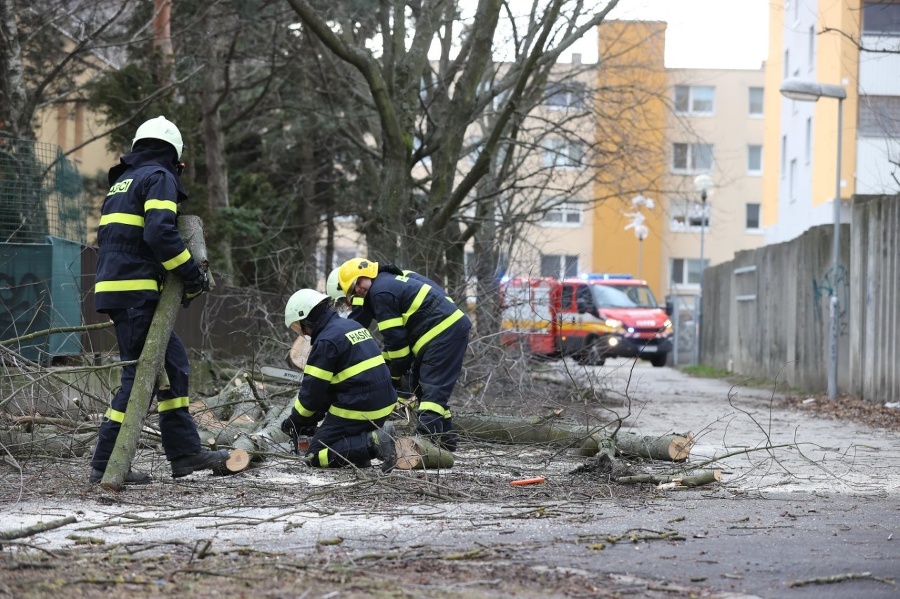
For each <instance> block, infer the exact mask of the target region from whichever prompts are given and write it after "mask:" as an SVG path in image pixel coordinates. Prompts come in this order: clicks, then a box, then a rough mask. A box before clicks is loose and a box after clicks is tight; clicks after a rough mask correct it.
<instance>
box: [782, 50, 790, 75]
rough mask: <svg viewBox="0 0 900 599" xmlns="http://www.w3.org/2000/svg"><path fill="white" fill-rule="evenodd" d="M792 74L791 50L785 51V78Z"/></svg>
mask: <svg viewBox="0 0 900 599" xmlns="http://www.w3.org/2000/svg"><path fill="white" fill-rule="evenodd" d="M790 76H791V52H790V51H789V50H785V51H784V79H787V78H788V77H790Z"/></svg>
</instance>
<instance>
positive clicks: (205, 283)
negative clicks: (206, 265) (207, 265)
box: [181, 270, 209, 308]
mask: <svg viewBox="0 0 900 599" xmlns="http://www.w3.org/2000/svg"><path fill="white" fill-rule="evenodd" d="M203 293H209V275H207V274H206V271H203V270H201V271H200V276H199V277H197V278H196V279H191V280H190V281H185V282H184V291H182V292H181V307H182V308H187V307H188V306H190V305H191V302H192V301H193V300H194V298H196V297H197V296H199V295H201V294H203Z"/></svg>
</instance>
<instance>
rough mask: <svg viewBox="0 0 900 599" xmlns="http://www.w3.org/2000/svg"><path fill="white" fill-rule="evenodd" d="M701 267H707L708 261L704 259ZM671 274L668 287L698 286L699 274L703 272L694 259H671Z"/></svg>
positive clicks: (698, 261)
mask: <svg viewBox="0 0 900 599" xmlns="http://www.w3.org/2000/svg"><path fill="white" fill-rule="evenodd" d="M703 265H704V266H708V265H709V260H707V259H704V260H703ZM669 270H670V273H671V280H670V282H669V284H670V286H672V287H674V286H676V285H680V286H682V287H683V286H685V285H695V286H699V285H700V273H701V272H703V268H702V267H701V264H700V260H699V259H696V258H672V260H671V262H670V263H669Z"/></svg>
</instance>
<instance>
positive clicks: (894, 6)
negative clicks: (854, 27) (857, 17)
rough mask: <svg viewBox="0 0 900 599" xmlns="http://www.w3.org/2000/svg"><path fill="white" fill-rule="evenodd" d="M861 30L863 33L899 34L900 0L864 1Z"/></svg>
mask: <svg viewBox="0 0 900 599" xmlns="http://www.w3.org/2000/svg"><path fill="white" fill-rule="evenodd" d="M862 32H863V35H900V2H897V1H896V0H893V1H891V0H869V1H864V2H863V22H862Z"/></svg>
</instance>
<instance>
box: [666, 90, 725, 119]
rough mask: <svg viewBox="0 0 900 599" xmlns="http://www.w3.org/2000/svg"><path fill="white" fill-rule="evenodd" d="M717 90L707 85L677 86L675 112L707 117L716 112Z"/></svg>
mask: <svg viewBox="0 0 900 599" xmlns="http://www.w3.org/2000/svg"><path fill="white" fill-rule="evenodd" d="M715 98H716V88H714V87H711V86H707V85H676V86H675V112H676V113H678V114H691V115H706V114H712V113H713V112H714V110H715Z"/></svg>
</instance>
